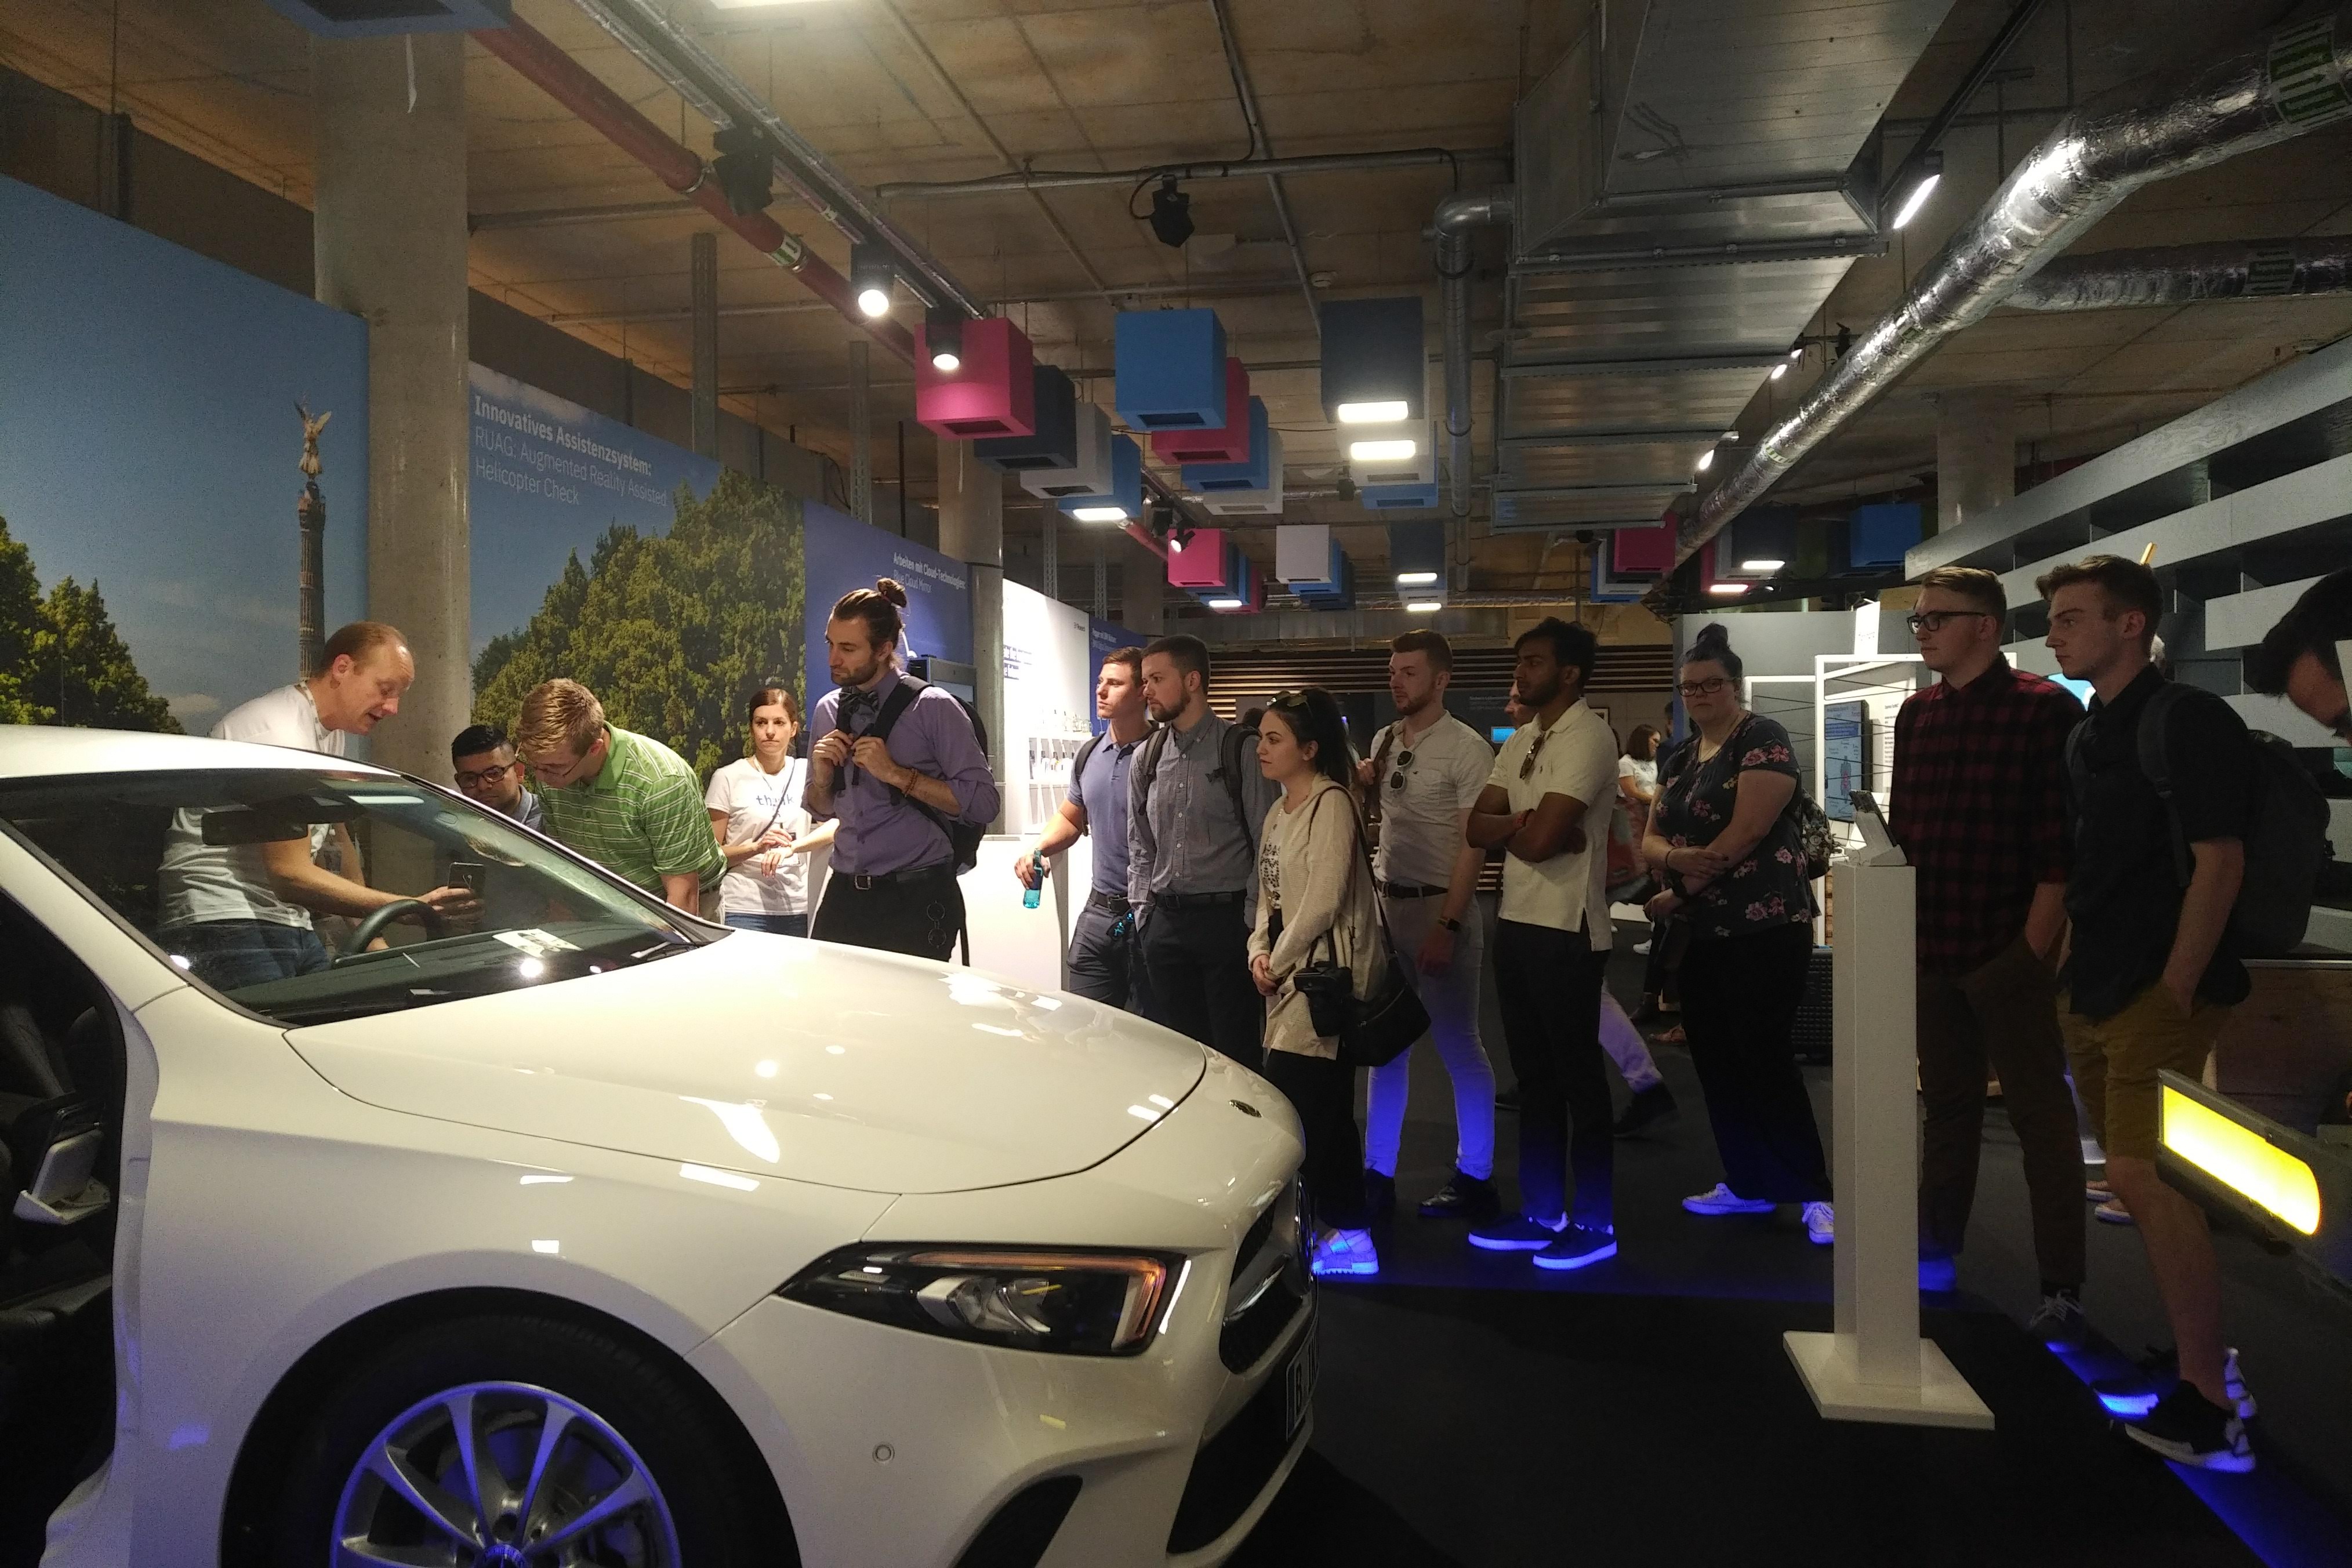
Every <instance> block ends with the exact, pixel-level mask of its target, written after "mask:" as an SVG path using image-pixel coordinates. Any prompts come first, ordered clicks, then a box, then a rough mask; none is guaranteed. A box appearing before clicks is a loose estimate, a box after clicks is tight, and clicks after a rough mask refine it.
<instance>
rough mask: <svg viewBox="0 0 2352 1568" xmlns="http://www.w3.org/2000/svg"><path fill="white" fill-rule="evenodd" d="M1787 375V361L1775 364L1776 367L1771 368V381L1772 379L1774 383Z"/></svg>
mask: <svg viewBox="0 0 2352 1568" xmlns="http://www.w3.org/2000/svg"><path fill="white" fill-rule="evenodd" d="M1786 374H1789V362H1788V361H1787V360H1782V361H1781V362H1780V363H1779V364H1776V365H1774V366H1773V367H1772V379H1773V380H1774V381H1778V380H1780V378H1781V377H1782V376H1784V375H1786Z"/></svg>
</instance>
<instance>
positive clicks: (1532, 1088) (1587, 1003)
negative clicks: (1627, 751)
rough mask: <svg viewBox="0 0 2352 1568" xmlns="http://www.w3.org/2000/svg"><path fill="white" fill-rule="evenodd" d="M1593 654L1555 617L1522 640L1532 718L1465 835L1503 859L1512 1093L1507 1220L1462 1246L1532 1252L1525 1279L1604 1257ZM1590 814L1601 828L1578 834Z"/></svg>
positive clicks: (1603, 931) (1606, 759)
mask: <svg viewBox="0 0 2352 1568" xmlns="http://www.w3.org/2000/svg"><path fill="white" fill-rule="evenodd" d="M1597 641H1598V639H1596V638H1595V637H1593V635H1592V632H1591V628H1589V627H1586V626H1571V625H1570V624H1569V623H1568V622H1566V621H1563V620H1560V619H1559V618H1557V617H1554V616H1547V617H1545V618H1544V619H1543V620H1542V621H1540V622H1538V623H1537V625H1536V626H1534V627H1533V629H1531V630H1529V631H1527V632H1525V633H1523V634H1521V636H1520V637H1519V639H1518V641H1517V643H1516V644H1515V645H1514V652H1515V653H1516V654H1517V662H1516V663H1515V664H1514V665H1513V667H1512V682H1511V683H1512V686H1513V688H1514V689H1516V690H1517V692H1518V694H1519V699H1520V700H1521V701H1523V702H1525V703H1526V704H1527V705H1528V708H1530V709H1531V710H1533V715H1532V717H1531V718H1530V719H1529V720H1528V722H1527V723H1526V724H1524V725H1522V726H1521V727H1520V728H1519V730H1518V731H1517V733H1516V734H1514V735H1513V736H1512V737H1511V738H1510V740H1509V741H1508V742H1506V743H1505V744H1504V747H1503V751H1502V754H1501V755H1500V756H1499V757H1497V758H1496V760H1495V770H1494V772H1493V773H1492V774H1491V775H1490V776H1489V778H1488V780H1487V783H1486V788H1485V789H1484V790H1483V791H1482V792H1481V793H1480V795H1479V796H1478V801H1477V804H1476V805H1474V806H1473V807H1472V808H1471V812H1470V817H1469V821H1468V823H1467V824H1466V826H1465V837H1466V838H1467V840H1468V841H1469V843H1470V844H1472V845H1474V846H1475V847H1476V848H1477V849H1478V850H1479V852H1480V853H1481V854H1484V853H1485V852H1486V850H1487V849H1489V848H1492V847H1496V846H1497V845H1499V846H1501V847H1502V848H1503V850H1504V858H1503V908H1502V919H1501V920H1500V921H1498V922H1497V923H1496V927H1495V987H1496V992H1497V993H1498V995H1499V998H1500V1000H1501V1002H1502V1009H1503V1037H1504V1039H1505V1041H1506V1043H1507V1044H1508V1046H1509V1047H1510V1050H1511V1069H1512V1071H1513V1073H1514V1074H1516V1075H1517V1079H1518V1080H1519V1213H1517V1214H1516V1215H1504V1216H1502V1217H1500V1218H1497V1219H1494V1220H1490V1221H1488V1222H1487V1223H1486V1224H1485V1225H1482V1226H1478V1227H1477V1228H1475V1230H1473V1231H1471V1233H1470V1243H1471V1245H1472V1246H1474V1247H1484V1248H1486V1250H1488V1251H1490V1252H1531V1253H1533V1254H1535V1261H1536V1264H1537V1266H1538V1268H1555V1269H1561V1268H1585V1267H1587V1266H1589V1265H1591V1264H1594V1263H1599V1262H1601V1261H1603V1260H1604V1259H1607V1258H1614V1257H1616V1256H1617V1229H1616V1224H1615V1206H1614V1204H1613V1202H1612V1196H1611V1183H1612V1146H1613V1144H1614V1142H1615V1134H1614V1132H1613V1131H1612V1116H1613V1111H1612V1106H1611V1105H1610V1100H1609V1074H1608V1069H1607V1068H1605V1067H1603V1066H1602V1063H1601V979H1602V976H1603V974H1604V973H1605V971H1606V970H1607V968H1608V964H1609V952H1610V950H1611V949H1612V947H1613V946H1614V945H1615V943H1616V931H1615V927H1614V926H1612V924H1611V923H1610V917H1609V893H1608V889H1607V887H1606V883H1607V881H1608V869H1609V849H1608V836H1607V816H1606V815H1605V814H1606V813H1607V811H1608V809H1609V802H1611V801H1612V800H1613V799H1615V798H1616V794H1617V739H1616V737H1615V736H1614V735H1613V734H1612V733H1611V732H1610V729H1609V724H1608V721H1606V720H1604V719H1602V718H1601V715H1600V714H1598V713H1595V712H1593V711H1592V710H1591V709H1590V708H1588V707H1586V706H1585V704H1584V689H1585V687H1586V686H1587V685H1588V684H1589V683H1590V682H1591V679H1592V666H1593V663H1594V661H1595V659H1596V658H1597V657H1598V655H1599V651H1600V650H1599V648H1598V646H1597ZM1595 805H1598V806H1599V807H1600V808H1601V811H1602V813H1603V814H1604V815H1603V816H1601V817H1598V818H1595V819H1594V820H1593V822H1592V823H1591V828H1590V830H1589V831H1588V829H1587V826H1586V820H1585V819H1586V817H1587V816H1588V814H1589V813H1590V812H1591V809H1592V808H1593V807H1594V806H1595ZM1571 1140H1572V1142H1571ZM1571 1160H1572V1162H1573V1167H1574V1173H1575V1194H1574V1199H1573V1205H1572V1206H1571V1203H1570V1194H1569V1191H1568V1176H1569V1173H1570V1163H1571Z"/></svg>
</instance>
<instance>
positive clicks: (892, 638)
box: [833, 577, 907, 648]
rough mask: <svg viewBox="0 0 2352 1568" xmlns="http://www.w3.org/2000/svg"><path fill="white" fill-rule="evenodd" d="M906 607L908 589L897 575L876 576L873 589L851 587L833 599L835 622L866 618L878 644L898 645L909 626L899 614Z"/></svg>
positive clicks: (867, 624) (874, 641)
mask: <svg viewBox="0 0 2352 1568" xmlns="http://www.w3.org/2000/svg"><path fill="white" fill-rule="evenodd" d="M906 607H907V590H906V589H904V588H902V587H900V586H899V585H898V579H897V578H895V577H877V578H875V579H874V586H872V587H871V588H852V589H851V590H850V591H849V592H848V593H846V594H844V595H842V596H841V597H840V598H838V599H836V600H835V601H834V605H833V618H834V619H835V620H836V621H864V622H865V623H866V636H867V637H869V638H870V639H871V640H872V641H873V644H874V646H875V647H877V648H878V647H881V646H882V645H883V644H884V643H886V642H887V643H890V644H892V645H894V647H895V645H896V644H897V643H898V641H899V640H900V638H901V637H903V635H904V634H905V632H906V629H907V623H906V621H905V619H904V618H903V617H901V616H899V614H898V612H899V611H901V610H903V609H905V608H906Z"/></svg>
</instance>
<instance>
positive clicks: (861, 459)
mask: <svg viewBox="0 0 2352 1568" xmlns="http://www.w3.org/2000/svg"><path fill="white" fill-rule="evenodd" d="M870 347H872V345H871V344H869V343H868V342H866V340H865V339H864V338H863V337H860V338H859V339H858V340H857V341H856V342H853V343H851V344H850V345H849V510H850V514H851V515H852V516H854V517H855V518H856V519H857V521H860V522H862V523H865V524H866V526H867V527H869V528H870V527H872V526H873V524H874V411H873V405H872V402H871V399H872V396H873V382H872V375H873V372H872V366H871V363H870V362H869V359H868V355H867V353H866V351H867V350H868V349H869V348H870ZM902 479H903V476H902ZM950 553H953V552H950Z"/></svg>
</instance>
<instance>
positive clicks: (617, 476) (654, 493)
mask: <svg viewBox="0 0 2352 1568" xmlns="http://www.w3.org/2000/svg"><path fill="white" fill-rule="evenodd" d="M474 417H475V418H476V419H477V420H478V421H485V422H487V424H488V425H499V426H505V428H504V429H499V430H493V429H489V428H487V427H486V425H485V424H479V423H478V424H477V425H476V426H474V453H475V455H474V477H475V478H476V479H480V480H482V481H484V482H485V483H488V484H494V485H503V486H505V487H506V488H507V489H511V490H520V491H522V492H523V493H525V494H529V495H544V496H546V497H548V498H549V499H550V500H558V501H562V502H564V503H566V504H568V505H575V506H576V505H578V504H579V501H580V499H581V496H580V491H579V490H578V489H574V488H573V487H572V486H571V485H568V484H565V483H564V482H563V481H564V480H565V479H575V480H578V481H579V482H580V483H581V484H584V485H593V486H594V487H595V488H596V489H604V490H617V491H620V492H622V493H624V494H626V495H628V496H630V497H631V498H633V499H635V500H664V499H666V498H664V497H663V495H662V493H661V492H660V491H659V490H658V489H656V488H655V487H653V486H652V485H649V484H646V483H645V482H643V481H644V479H645V478H646V476H649V475H651V474H652V473H653V465H652V464H650V463H648V462H646V460H645V459H644V458H639V457H636V456H635V455H634V454H632V453H628V452H624V451H621V450H619V449H617V448H615V447H607V446H605V445H604V443H603V442H601V441H594V440H591V439H590V438H589V437H585V436H583V435H581V434H580V433H579V432H578V431H576V430H567V429H565V428H564V427H563V426H561V425H554V424H551V423H549V422H547V421H546V420H542V419H534V418H532V417H531V416H530V415H528V414H522V413H519V412H517V411H516V410H514V409H511V408H507V407H503V406H501V405H499V404H496V403H492V402H490V401H489V400H488V398H485V397H483V396H481V395H479V394H477V395H475V397H474ZM541 442H549V443H552V444H553V445H554V446H555V447H562V448H563V450H562V451H551V450H549V449H548V447H545V446H541V445H540V444H539V443H541ZM571 453H580V454H583V457H584V458H586V459H588V460H585V461H583V459H582V458H579V457H572V456H570V455H569V454H571ZM502 459H503V460H502ZM509 463H514V464H520V465H521V467H509V466H508V465H509ZM599 465H604V466H601V467H600V466H599ZM525 468H529V469H530V470H532V471H531V472H528V473H527V472H525V471H524V469H525Z"/></svg>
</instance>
